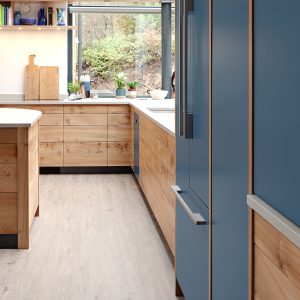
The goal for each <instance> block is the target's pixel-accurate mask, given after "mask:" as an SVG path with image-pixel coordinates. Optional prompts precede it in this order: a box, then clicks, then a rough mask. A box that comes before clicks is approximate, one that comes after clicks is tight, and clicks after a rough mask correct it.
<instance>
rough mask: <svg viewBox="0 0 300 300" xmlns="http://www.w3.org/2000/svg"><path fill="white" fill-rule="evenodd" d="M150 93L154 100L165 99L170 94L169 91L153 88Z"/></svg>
mask: <svg viewBox="0 0 300 300" xmlns="http://www.w3.org/2000/svg"><path fill="white" fill-rule="evenodd" d="M148 94H149V95H150V96H151V97H152V100H164V99H165V98H166V97H167V95H168V91H164V90H151V91H149V92H148Z"/></svg>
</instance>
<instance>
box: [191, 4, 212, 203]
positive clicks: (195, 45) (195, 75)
mask: <svg viewBox="0 0 300 300" xmlns="http://www.w3.org/2000/svg"><path fill="white" fill-rule="evenodd" d="M188 21H189V23H188V30H189V35H188V53H187V54H188V76H187V82H188V83H187V95H188V104H189V109H190V111H191V112H192V113H193V139H191V141H190V188H191V189H192V190H193V192H194V193H195V194H196V195H197V196H198V197H199V198H200V199H201V200H202V201H203V203H204V204H205V205H206V206H207V207H208V184H209V172H208V168H209V160H208V159H209V155H208V151H209V1H208V0H197V1H194V8H193V11H192V12H191V13H190V15H189V20H188Z"/></svg>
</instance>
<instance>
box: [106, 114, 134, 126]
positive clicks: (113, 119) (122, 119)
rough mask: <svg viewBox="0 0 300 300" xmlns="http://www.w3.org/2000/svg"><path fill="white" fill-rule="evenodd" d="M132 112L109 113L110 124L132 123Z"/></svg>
mask: <svg viewBox="0 0 300 300" xmlns="http://www.w3.org/2000/svg"><path fill="white" fill-rule="evenodd" d="M130 124H131V122H130V114H109V115H108V125H130Z"/></svg>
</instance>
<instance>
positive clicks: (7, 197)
mask: <svg viewBox="0 0 300 300" xmlns="http://www.w3.org/2000/svg"><path fill="white" fill-rule="evenodd" d="M0 207H1V209H0V234H16V233H17V232H18V196H17V193H0Z"/></svg>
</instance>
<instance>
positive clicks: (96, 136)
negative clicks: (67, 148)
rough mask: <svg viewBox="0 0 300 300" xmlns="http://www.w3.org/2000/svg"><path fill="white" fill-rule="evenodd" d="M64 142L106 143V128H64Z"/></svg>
mask: <svg viewBox="0 0 300 300" xmlns="http://www.w3.org/2000/svg"><path fill="white" fill-rule="evenodd" d="M64 141H65V142H76V143H77V142H102V141H103V142H106V141H107V126H65V127H64Z"/></svg>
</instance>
